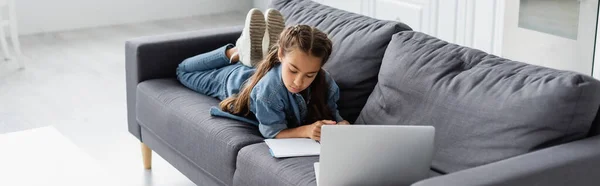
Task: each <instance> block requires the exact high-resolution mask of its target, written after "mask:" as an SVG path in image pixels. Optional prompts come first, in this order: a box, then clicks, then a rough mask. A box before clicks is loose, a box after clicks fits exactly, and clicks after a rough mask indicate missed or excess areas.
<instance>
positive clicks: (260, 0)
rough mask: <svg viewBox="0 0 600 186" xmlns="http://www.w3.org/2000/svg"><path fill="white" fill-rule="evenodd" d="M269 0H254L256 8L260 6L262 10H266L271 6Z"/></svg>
mask: <svg viewBox="0 0 600 186" xmlns="http://www.w3.org/2000/svg"><path fill="white" fill-rule="evenodd" d="M269 3H270V2H269V0H254V6H253V7H254V8H258V9H261V10H266V9H267V7H268V6H269Z"/></svg>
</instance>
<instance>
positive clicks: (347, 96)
mask: <svg viewBox="0 0 600 186" xmlns="http://www.w3.org/2000/svg"><path fill="white" fill-rule="evenodd" d="M270 6H271V7H273V8H275V9H277V10H279V11H281V13H282V14H283V15H284V16H285V23H286V25H288V26H289V25H297V24H306V25H311V26H314V27H316V28H318V29H319V30H321V31H323V32H325V33H327V35H328V36H329V38H330V39H331V40H332V42H333V52H332V54H331V56H330V57H329V61H328V62H327V63H326V64H325V66H324V67H323V68H324V69H325V70H327V71H328V72H329V73H330V74H331V76H332V77H333V79H334V80H335V82H336V83H337V84H338V86H339V87H340V99H339V101H338V109H339V111H340V115H341V116H342V117H343V118H344V119H346V120H348V121H350V122H354V121H355V120H356V118H357V117H358V115H359V114H360V111H361V109H362V108H363V106H364V105H365V103H366V102H367V98H368V97H369V94H371V92H372V91H373V88H374V87H375V84H376V83H377V74H378V73H379V67H380V66H381V59H382V58H383V53H384V52H385V48H386V47H387V44H388V43H389V42H390V40H391V39H392V35H393V34H395V33H397V32H400V31H404V30H410V27H408V26H407V25H405V24H402V23H399V22H393V21H382V20H378V19H374V18H370V17H367V16H363V15H359V14H355V13H350V12H347V11H343V10H339V9H335V8H332V7H329V6H326V5H322V4H319V3H316V2H313V1H310V0H273V1H271V5H270Z"/></svg>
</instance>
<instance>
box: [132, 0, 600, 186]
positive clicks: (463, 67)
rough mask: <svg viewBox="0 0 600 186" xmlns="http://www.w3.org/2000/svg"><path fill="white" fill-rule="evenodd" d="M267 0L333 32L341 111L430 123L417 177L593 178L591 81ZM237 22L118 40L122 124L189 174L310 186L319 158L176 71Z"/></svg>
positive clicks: (544, 181) (231, 35) (596, 156)
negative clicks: (429, 143) (268, 139)
mask: <svg viewBox="0 0 600 186" xmlns="http://www.w3.org/2000/svg"><path fill="white" fill-rule="evenodd" d="M271 6H272V7H275V8H277V9H279V10H280V11H281V12H282V13H283V14H284V16H285V17H286V19H287V20H286V24H288V25H291V24H309V25H313V26H316V27H317V28H319V29H321V30H323V31H325V32H326V33H328V34H329V36H330V38H331V39H332V40H333V42H334V52H333V54H332V56H331V58H330V62H328V64H327V66H325V69H326V70H327V71H329V73H330V74H331V75H332V77H333V78H334V79H335V80H336V82H337V83H338V85H339V87H340V90H341V93H340V94H341V95H340V97H341V98H340V101H339V102H338V105H339V107H340V108H339V109H340V113H341V115H342V116H343V117H344V118H345V119H347V120H349V121H352V122H354V123H356V124H391V125H432V126H435V127H436V154H435V155H434V159H433V162H432V166H431V167H432V169H431V172H430V178H428V179H425V180H422V181H420V182H417V183H415V184H414V185H419V186H430V185H599V184H600V176H598V175H600V136H598V135H597V134H598V133H599V132H600V128H599V124H598V123H600V117H598V108H599V107H600V95H599V93H600V82H598V81H597V80H595V79H593V78H591V77H589V76H585V75H581V74H577V73H574V72H567V71H560V70H554V69H549V68H543V67H538V66H533V65H528V64H525V63H520V62H515V61H511V60H508V59H503V58H500V57H497V56H493V55H489V54H486V53H484V52H481V51H479V50H475V49H470V48H466V47H461V46H457V45H454V44H450V43H447V42H444V41H441V40H439V39H437V38H434V37H431V36H427V35H425V34H423V33H418V32H413V31H410V27H408V26H407V25H405V24H402V23H398V22H391V21H382V20H376V19H372V18H369V17H365V16H361V15H356V14H353V13H348V12H345V11H341V10H337V9H334V8H331V7H327V6H324V5H320V4H318V3H315V2H312V1H301V0H274V1H272V4H271ZM240 33H241V27H233V28H224V29H213V30H203V31H194V32H187V33H175V34H169V35H161V36H151V37H143V38H136V39H131V40H129V41H127V42H126V81H127V110H128V127H129V128H128V129H129V131H130V132H131V133H132V134H133V135H134V136H135V137H137V138H138V139H139V140H140V142H142V144H143V147H142V148H143V150H145V152H148V150H149V149H151V150H153V151H155V152H156V153H157V154H159V155H160V156H161V157H163V158H164V159H166V160H167V161H168V162H169V163H171V164H172V165H173V166H174V167H175V168H177V169H178V170H179V171H181V172H182V173H183V174H184V175H186V176H187V177H188V178H189V179H191V180H192V181H193V182H194V183H196V184H197V185H257V186H266V185H316V183H315V175H314V170H313V163H314V162H317V161H318V157H298V158H284V159H275V158H273V157H271V156H270V154H269V152H268V147H267V146H266V145H265V144H264V143H263V138H262V137H261V135H260V133H259V132H258V129H257V127H254V126H252V125H249V124H245V123H241V122H238V121H233V120H230V119H225V118H219V117H213V116H210V114H209V108H210V107H211V106H214V105H217V104H218V102H219V101H218V100H216V99H214V98H211V97H207V96H204V95H201V94H198V93H196V92H193V91H192V90H189V89H187V88H185V87H184V86H182V85H181V84H180V83H179V82H178V81H177V80H176V79H175V68H176V67H177V65H178V64H179V63H180V62H181V61H182V60H183V59H185V58H187V57H191V56H194V55H196V54H199V53H203V52H207V51H210V50H212V49H215V48H217V47H220V46H222V45H224V44H227V43H234V42H235V40H236V39H237V38H238V37H239V35H240ZM148 147H149V149H148ZM145 154H147V155H144V159H145V160H147V161H149V158H150V157H149V153H145ZM148 166H149V164H148ZM148 168H149V167H148Z"/></svg>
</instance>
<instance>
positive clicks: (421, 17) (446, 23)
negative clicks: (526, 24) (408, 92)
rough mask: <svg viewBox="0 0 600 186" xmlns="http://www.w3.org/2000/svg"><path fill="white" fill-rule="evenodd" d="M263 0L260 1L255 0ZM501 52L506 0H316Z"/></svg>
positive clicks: (466, 44)
mask: <svg viewBox="0 0 600 186" xmlns="http://www.w3.org/2000/svg"><path fill="white" fill-rule="evenodd" d="M255 1H260V0H255ZM313 1H315V2H319V3H321V4H325V5H328V6H331V7H335V8H338V9H342V10H347V11H350V12H354V13H359V14H363V15H367V16H371V17H374V18H377V19H383V20H394V21H400V22H403V23H406V24H407V25H408V26H410V27H411V28H413V30H415V31H420V32H423V33H427V34H429V35H432V36H436V37H438V38H440V39H443V40H445V41H448V42H451V43H456V44H459V45H463V46H467V47H472V48H477V49H480V50H483V51H486V52H488V53H492V54H496V55H500V52H501V50H500V49H501V46H502V45H501V42H502V37H501V36H502V27H503V23H504V22H503V12H502V11H503V8H500V7H501V6H503V4H504V2H505V1H506V0H313Z"/></svg>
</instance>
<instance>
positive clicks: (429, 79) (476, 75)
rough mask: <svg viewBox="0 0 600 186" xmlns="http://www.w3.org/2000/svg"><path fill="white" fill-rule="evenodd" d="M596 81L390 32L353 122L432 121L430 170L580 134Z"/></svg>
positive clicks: (595, 102) (593, 108)
mask: <svg viewBox="0 0 600 186" xmlns="http://www.w3.org/2000/svg"><path fill="white" fill-rule="evenodd" d="M598 92H600V82H599V81H597V80H595V79H593V78H592V77H589V76H586V75H582V74H578V73H575V72H568V71H561V70H555V69H550V68H545V67H539V66H534V65H529V64H525V63H521V62H516V61H511V60H508V59H503V58H500V57H497V56H494V55H489V54H486V53H484V52H482V51H479V50H475V49H470V48H467V47H462V46H458V45H455V44H450V43H447V42H444V41H442V40H439V39H437V38H434V37H431V36H428V35H426V34H423V33H418V32H412V31H410V32H401V33H398V34H395V35H394V36H393V38H392V41H391V42H390V45H389V46H388V48H387V51H386V53H385V56H384V58H383V64H382V66H381V71H380V73H379V82H378V84H377V86H376V87H375V89H374V91H373V93H372V94H371V95H370V97H369V99H368V101H367V105H366V106H365V108H364V109H363V110H362V112H361V114H360V117H359V118H358V122H360V123H373V124H397V125H432V126H434V127H435V128H436V154H435V155H434V160H433V168H437V169H439V170H441V171H443V172H445V173H450V172H455V171H459V170H463V169H467V168H472V167H476V166H480V165H484V164H487V163H491V162H495V161H499V160H503V159H506V158H509V157H513V156H517V155H520V154H524V153H528V152H531V151H534V150H537V149H540V148H544V147H548V146H552V145H556V144H560V143H565V142H569V141H573V140H577V139H580V138H584V137H585V136H586V135H587V133H588V131H589V130H590V126H591V123H592V121H593V120H594V117H595V115H596V112H597V110H598V107H599V105H600V95H598Z"/></svg>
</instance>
